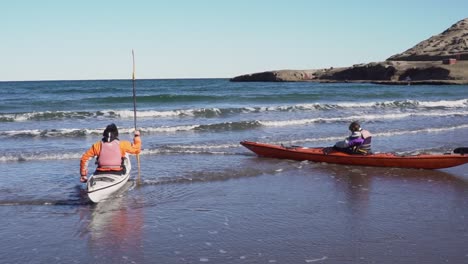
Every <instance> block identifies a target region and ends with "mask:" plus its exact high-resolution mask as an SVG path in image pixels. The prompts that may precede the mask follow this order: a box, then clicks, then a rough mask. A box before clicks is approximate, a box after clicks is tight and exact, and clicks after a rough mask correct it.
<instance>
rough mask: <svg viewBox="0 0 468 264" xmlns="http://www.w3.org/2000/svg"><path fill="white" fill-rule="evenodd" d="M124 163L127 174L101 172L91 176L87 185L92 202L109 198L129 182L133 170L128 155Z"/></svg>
mask: <svg viewBox="0 0 468 264" xmlns="http://www.w3.org/2000/svg"><path fill="white" fill-rule="evenodd" d="M124 165H125V168H126V170H125V174H112V173H99V174H97V175H94V174H93V175H91V177H89V179H88V182H87V184H86V186H87V193H88V197H89V199H90V200H91V201H92V202H94V203H98V202H100V201H102V200H104V199H106V198H108V197H109V196H111V195H112V194H113V193H115V192H116V191H117V190H119V189H120V188H122V186H124V185H125V183H127V181H128V178H129V177H130V171H131V170H132V164H131V163H130V159H129V157H128V155H127V156H126V157H125V159H124Z"/></svg>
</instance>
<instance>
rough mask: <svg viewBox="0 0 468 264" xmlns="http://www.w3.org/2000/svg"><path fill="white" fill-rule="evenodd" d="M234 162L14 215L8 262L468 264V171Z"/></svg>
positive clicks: (8, 212) (22, 208)
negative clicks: (97, 200) (98, 199)
mask: <svg viewBox="0 0 468 264" xmlns="http://www.w3.org/2000/svg"><path fill="white" fill-rule="evenodd" d="M223 158H225V159H226V160H227V159H228V157H218V158H217V159H223ZM152 159H154V157H145V156H142V163H143V162H144V163H145V164H147V165H148V164H153V165H152V166H155V168H156V167H158V166H159V165H160V164H158V163H166V164H167V161H166V160H165V159H171V156H170V155H166V156H163V157H159V158H158V160H152ZM229 159H230V163H224V164H226V165H218V167H217V168H214V169H212V170H211V171H210V172H209V173H208V172H207V173H206V174H205V175H202V176H200V175H198V176H196V175H195V174H197V173H198V174H203V169H202V168H203V166H204V165H203V164H201V163H198V166H200V167H199V170H197V171H195V172H194V178H193V179H187V178H185V180H178V181H173V182H171V181H165V182H164V181H154V180H152V179H151V176H150V175H149V174H148V171H146V173H145V174H144V176H145V177H146V180H144V184H143V185H142V186H139V187H137V186H135V185H134V184H133V182H130V183H129V184H128V186H127V189H126V190H123V192H122V193H121V194H120V195H118V196H117V197H116V198H115V199H113V200H111V201H107V202H104V203H101V204H98V205H89V204H87V203H86V200H85V198H84V197H83V196H81V195H82V194H79V193H80V189H79V188H78V189H76V192H77V193H78V194H79V195H78V196H77V197H78V198H77V200H75V201H71V202H70V203H68V204H67V203H64V204H56V205H52V204H51V205H27V204H23V205H16V206H11V205H10V206H2V207H0V211H1V212H2V213H1V214H2V218H3V221H4V224H3V225H2V227H0V231H1V234H2V237H3V238H4V239H2V242H1V246H2V249H3V250H2V253H0V257H1V259H2V260H3V261H4V263H465V262H467V261H468V249H467V246H466V245H467V242H468V220H467V212H468V173H467V172H466V171H467V170H466V168H467V166H466V165H465V166H461V167H458V168H453V169H450V170H444V171H428V170H411V169H384V168H368V167H348V166H340V165H329V164H315V163H307V162H295V161H284V160H281V161H280V160H274V159H263V158H257V157H255V156H248V157H239V158H232V157H229ZM216 164H223V163H222V162H219V160H218V162H217V163H216ZM208 165H209V164H206V166H208ZM148 166H149V165H148ZM236 168H237V169H236ZM168 170H172V168H168ZM181 170H182V172H180V173H181V174H183V173H184V172H183V171H184V170H185V169H184V168H181ZM186 170H187V172H188V170H189V168H186ZM161 173H164V171H162V172H161ZM73 175H74V174H73ZM197 179H198V180H197ZM81 191H82V190H81Z"/></svg>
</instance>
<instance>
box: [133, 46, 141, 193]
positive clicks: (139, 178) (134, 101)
mask: <svg viewBox="0 0 468 264" xmlns="http://www.w3.org/2000/svg"><path fill="white" fill-rule="evenodd" d="M132 61H133V72H132V86H133V123H134V125H135V131H136V129H137V123H136V90H135V53H134V52H133V49H132ZM136 159H137V164H138V178H137V184H138V185H140V183H141V173H140V154H137V155H136Z"/></svg>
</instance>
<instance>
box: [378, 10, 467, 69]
mask: <svg viewBox="0 0 468 264" xmlns="http://www.w3.org/2000/svg"><path fill="white" fill-rule="evenodd" d="M447 58H455V59H458V60H468V18H465V19H463V20H461V21H459V22H457V23H456V24H454V25H452V26H451V27H450V28H449V29H447V30H445V31H444V32H442V33H440V34H438V35H435V36H432V37H430V38H428V39H426V40H424V41H421V42H420V43H418V44H417V45H416V46H414V47H412V48H411V49H408V50H407V51H405V52H402V53H400V54H396V55H393V56H391V57H390V58H388V59H387V60H394V61H435V60H442V59H447Z"/></svg>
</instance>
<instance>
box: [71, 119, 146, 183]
mask: <svg viewBox="0 0 468 264" xmlns="http://www.w3.org/2000/svg"><path fill="white" fill-rule="evenodd" d="M102 136H103V138H102V140H100V141H98V142H96V143H94V144H93V145H92V146H91V147H90V148H89V149H88V150H87V151H86V152H85V153H84V154H83V156H82V157H81V161H80V181H81V182H82V183H85V182H87V181H88V162H89V160H90V159H92V158H94V157H97V165H98V166H97V168H96V172H95V174H99V173H122V172H123V171H124V170H125V168H124V167H123V165H122V161H123V158H124V157H125V153H129V154H140V152H141V138H140V131H138V130H136V131H135V135H134V138H133V143H131V142H130V141H126V140H119V138H118V136H119V131H118V129H117V126H116V125H115V124H110V125H108V126H107V127H106V129H105V130H104V132H103V133H102Z"/></svg>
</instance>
